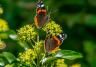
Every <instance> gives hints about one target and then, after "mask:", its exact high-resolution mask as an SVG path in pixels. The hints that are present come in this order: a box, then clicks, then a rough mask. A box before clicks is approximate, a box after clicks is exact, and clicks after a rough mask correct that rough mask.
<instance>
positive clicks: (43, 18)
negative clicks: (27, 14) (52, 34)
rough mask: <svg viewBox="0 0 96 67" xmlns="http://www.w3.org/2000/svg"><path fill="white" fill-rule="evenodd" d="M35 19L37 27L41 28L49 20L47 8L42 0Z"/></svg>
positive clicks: (38, 4)
mask: <svg viewBox="0 0 96 67" xmlns="http://www.w3.org/2000/svg"><path fill="white" fill-rule="evenodd" d="M34 21H35V25H36V27H37V28H41V27H42V26H43V25H44V24H45V23H46V22H47V21H48V16H47V10H46V8H45V5H44V3H43V2H42V1H40V2H38V3H37V9H36V16H35V18H34Z"/></svg>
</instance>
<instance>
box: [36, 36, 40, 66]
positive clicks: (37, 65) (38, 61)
mask: <svg viewBox="0 0 96 67" xmlns="http://www.w3.org/2000/svg"><path fill="white" fill-rule="evenodd" d="M37 42H39V35H38V36H37ZM37 67H40V66H39V53H38V52H37Z"/></svg>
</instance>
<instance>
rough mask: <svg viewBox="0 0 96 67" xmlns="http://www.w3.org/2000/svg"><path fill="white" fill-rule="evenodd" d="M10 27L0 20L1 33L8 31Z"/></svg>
mask: <svg viewBox="0 0 96 67" xmlns="http://www.w3.org/2000/svg"><path fill="white" fill-rule="evenodd" d="M8 30H9V27H8V24H7V22H6V21H5V20H3V19H0V32H4V31H8Z"/></svg>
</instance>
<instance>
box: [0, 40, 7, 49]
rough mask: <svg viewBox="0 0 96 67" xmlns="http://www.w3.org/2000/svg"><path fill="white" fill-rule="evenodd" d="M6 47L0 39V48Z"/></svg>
mask: <svg viewBox="0 0 96 67" xmlns="http://www.w3.org/2000/svg"><path fill="white" fill-rule="evenodd" d="M5 47H6V44H5V43H4V42H3V41H1V40H0V49H4V48H5Z"/></svg>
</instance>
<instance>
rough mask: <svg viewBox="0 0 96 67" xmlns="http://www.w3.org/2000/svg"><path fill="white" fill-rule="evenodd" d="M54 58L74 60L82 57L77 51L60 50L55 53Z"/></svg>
mask: <svg viewBox="0 0 96 67" xmlns="http://www.w3.org/2000/svg"><path fill="white" fill-rule="evenodd" d="M55 57H56V58H64V59H69V60H74V59H77V58H82V55H81V54H80V53H78V52H75V51H71V50H60V51H58V52H57V54H56V55H55Z"/></svg>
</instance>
